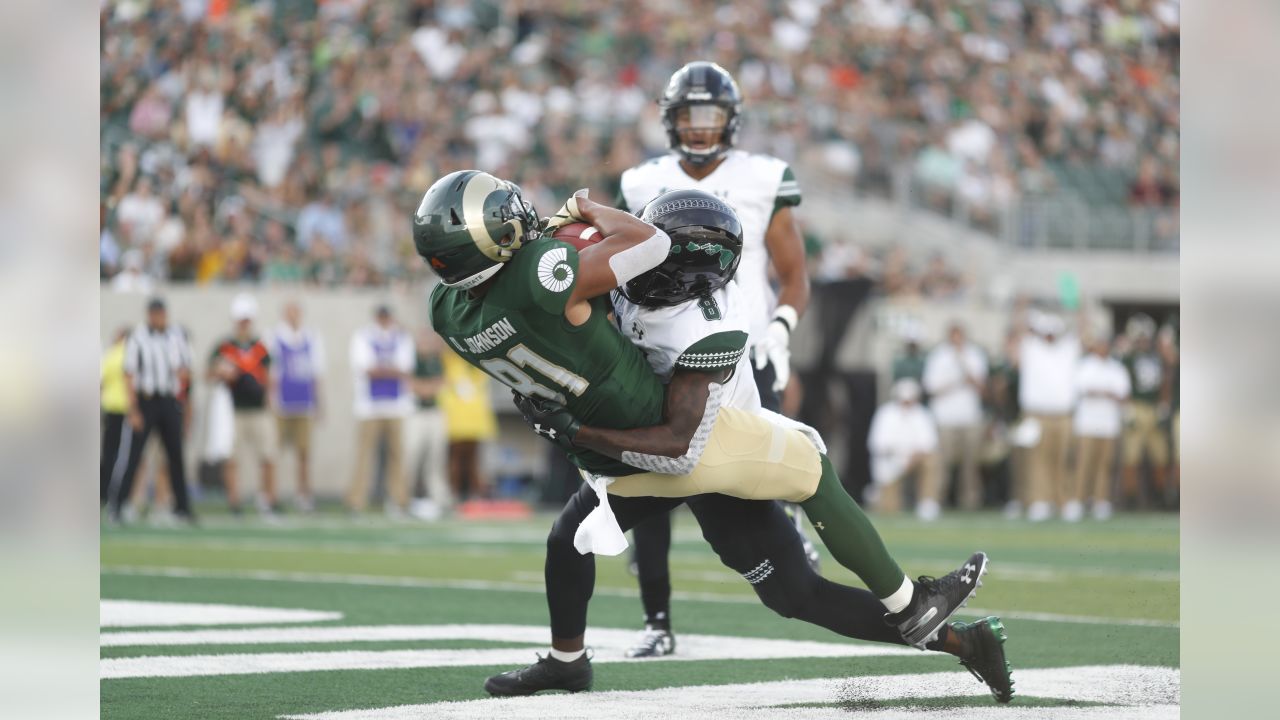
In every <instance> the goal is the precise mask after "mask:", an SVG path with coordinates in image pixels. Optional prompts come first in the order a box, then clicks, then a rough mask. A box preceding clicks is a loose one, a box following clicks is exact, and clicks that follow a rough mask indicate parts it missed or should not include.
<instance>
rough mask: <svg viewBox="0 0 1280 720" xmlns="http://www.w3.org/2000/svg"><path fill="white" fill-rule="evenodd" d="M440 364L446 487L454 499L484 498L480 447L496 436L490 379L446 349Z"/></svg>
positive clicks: (483, 476) (484, 481) (484, 490)
mask: <svg viewBox="0 0 1280 720" xmlns="http://www.w3.org/2000/svg"><path fill="white" fill-rule="evenodd" d="M441 361H442V363H443V366H444V387H443V388H442V389H441V390H440V395H439V400H440V409H441V410H443V411H444V416H445V422H446V423H447V425H448V431H449V484H450V486H451V488H452V490H453V497H454V498H455V499H457V500H459V501H461V500H467V499H468V498H482V497H486V496H487V495H488V493H489V483H488V480H487V479H486V477H485V473H484V471H483V469H482V467H481V465H480V463H481V458H480V448H481V444H482V443H485V442H488V441H490V440H492V439H493V438H494V436H495V435H497V433H498V423H497V418H496V417H495V416H494V414H493V403H492V402H491V401H490V399H489V376H488V375H486V374H485V373H484V372H482V371H481V370H479V369H478V368H475V367H473V366H472V365H471V364H469V363H468V362H467V361H465V360H463V359H462V358H460V357H458V355H457V354H456V353H454V352H452V351H450V350H449V349H448V348H445V351H444V354H443V356H441Z"/></svg>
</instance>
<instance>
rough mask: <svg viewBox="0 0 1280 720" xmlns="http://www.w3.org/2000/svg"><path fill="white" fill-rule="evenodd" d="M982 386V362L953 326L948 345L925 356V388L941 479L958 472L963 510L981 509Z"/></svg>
mask: <svg viewBox="0 0 1280 720" xmlns="http://www.w3.org/2000/svg"><path fill="white" fill-rule="evenodd" d="M986 382H987V358H986V355H985V354H984V353H983V352H982V350H981V349H980V348H979V347H978V346H977V345H975V344H973V343H972V342H969V340H968V338H966V337H965V332H964V326H962V325H961V324H960V323H959V322H953V323H952V324H951V327H950V328H949V329H948V330H947V341H946V342H944V343H941V344H939V345H938V346H937V347H935V348H934V349H933V350H932V351H931V352H930V353H929V356H928V358H927V359H926V361H925V366H924V389H925V390H926V391H927V392H928V393H929V410H930V411H931V412H932V413H933V417H934V420H935V421H936V422H937V425H938V438H939V449H940V455H941V463H942V471H943V473H944V482H945V478H949V477H950V476H951V470H952V468H954V467H955V466H956V465H959V467H960V475H959V486H958V492H956V498H957V502H958V504H959V506H960V507H961V508H963V509H965V510H976V509H978V508H979V507H980V506H981V505H982V485H981V481H980V479H979V478H978V450H979V448H980V446H981V443H982V427H983V426H982V388H983V386H984V385H985V384H986Z"/></svg>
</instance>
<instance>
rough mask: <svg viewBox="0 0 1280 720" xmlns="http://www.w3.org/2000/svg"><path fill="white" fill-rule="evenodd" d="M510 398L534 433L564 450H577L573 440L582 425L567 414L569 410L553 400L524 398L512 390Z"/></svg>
mask: <svg viewBox="0 0 1280 720" xmlns="http://www.w3.org/2000/svg"><path fill="white" fill-rule="evenodd" d="M511 397H512V398H513V399H514V400H515V403H516V409H517V410H519V411H520V415H521V416H523V417H524V421H525V422H526V423H528V425H529V427H531V428H533V431H534V432H536V433H538V434H539V435H541V436H542V437H544V438H546V439H548V440H550V441H551V442H553V443H555V444H557V445H559V446H560V447H562V448H564V449H565V450H576V449H577V448H576V446H574V444H573V439H574V437H576V436H577V434H578V428H580V427H582V423H580V422H578V421H577V420H576V419H575V418H574V417H573V415H571V414H569V408H566V407H565V406H563V405H561V404H560V403H558V402H556V401H554V400H547V399H545V398H530V397H525V396H524V395H521V394H520V393H518V392H516V391H514V390H512V391H511Z"/></svg>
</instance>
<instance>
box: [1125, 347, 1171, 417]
mask: <svg viewBox="0 0 1280 720" xmlns="http://www.w3.org/2000/svg"><path fill="white" fill-rule="evenodd" d="M1121 362H1123V363H1124V367H1125V369H1126V370H1128V371H1129V384H1130V385H1131V386H1132V387H1133V400H1134V402H1141V403H1153V404H1154V403H1156V402H1158V401H1159V400H1160V386H1161V384H1162V383H1163V382H1164V359H1163V358H1161V357H1160V355H1159V354H1157V353H1156V352H1155V351H1154V350H1153V351H1148V352H1135V353H1129V354H1128V355H1125V356H1124V358H1122V359H1121Z"/></svg>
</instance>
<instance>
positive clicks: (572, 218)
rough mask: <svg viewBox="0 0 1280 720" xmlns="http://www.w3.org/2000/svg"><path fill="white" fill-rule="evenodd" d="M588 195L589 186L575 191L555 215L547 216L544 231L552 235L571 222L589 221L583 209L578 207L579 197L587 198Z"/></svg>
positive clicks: (544, 221)
mask: <svg viewBox="0 0 1280 720" xmlns="http://www.w3.org/2000/svg"><path fill="white" fill-rule="evenodd" d="M586 197H587V188H582V189H580V190H578V191H577V192H575V193H574V194H573V197H571V198H569V199H568V200H567V201H566V202H565V204H564V205H563V206H561V208H560V209H559V210H558V211H556V214H555V215H552V216H551V217H549V218H545V219H544V220H543V221H542V224H543V233H544V234H547V235H551V234H553V233H555V231H556V230H559V229H560V228H562V227H564V226H565V225H568V224H570V223H576V222H587V219H586V217H584V216H583V214H582V211H581V210H579V209H578V198H586Z"/></svg>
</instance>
